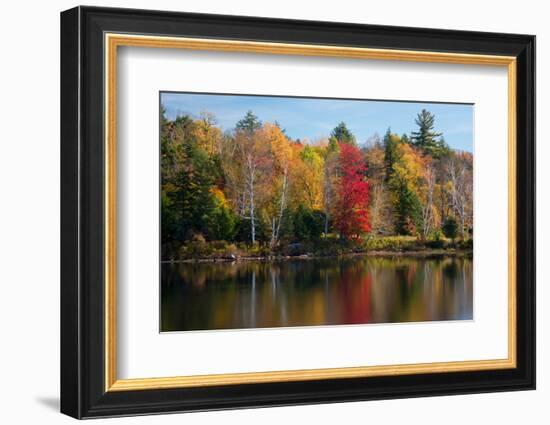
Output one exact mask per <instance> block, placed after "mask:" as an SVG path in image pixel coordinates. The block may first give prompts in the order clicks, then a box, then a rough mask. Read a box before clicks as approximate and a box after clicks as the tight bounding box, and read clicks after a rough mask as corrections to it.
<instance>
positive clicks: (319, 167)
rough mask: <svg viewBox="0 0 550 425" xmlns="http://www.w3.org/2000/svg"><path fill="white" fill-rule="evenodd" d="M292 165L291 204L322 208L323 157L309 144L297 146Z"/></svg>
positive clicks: (316, 208) (310, 208)
mask: <svg viewBox="0 0 550 425" xmlns="http://www.w3.org/2000/svg"><path fill="white" fill-rule="evenodd" d="M296 150H297V152H296V153H297V155H295V160H294V162H293V167H292V175H293V182H294V185H293V189H294V190H293V204H294V207H298V205H300V204H301V205H302V206H303V207H305V208H307V209H308V210H311V211H313V210H320V209H322V208H323V167H324V160H323V157H322V156H321V155H320V154H319V153H318V152H317V150H316V149H315V148H314V147H313V146H310V145H305V146H303V147H302V146H301V145H299V146H297V148H296Z"/></svg>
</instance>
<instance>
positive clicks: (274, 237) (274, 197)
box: [258, 123, 294, 247]
mask: <svg viewBox="0 0 550 425" xmlns="http://www.w3.org/2000/svg"><path fill="white" fill-rule="evenodd" d="M258 137H259V139H260V140H261V141H260V143H262V144H264V145H265V146H269V150H270V156H271V158H272V161H271V162H270V164H269V165H270V169H269V171H267V173H266V177H268V178H266V179H264V181H263V182H262V183H260V184H261V191H262V193H263V195H264V196H265V198H264V199H266V201H267V202H266V205H265V212H266V214H267V219H268V221H269V224H270V227H271V238H270V242H269V244H270V246H272V247H273V246H275V245H276V244H277V243H278V241H279V237H280V234H281V225H282V222H283V217H284V213H285V210H286V208H287V205H288V193H289V189H290V185H291V181H290V180H291V176H290V174H291V173H290V169H291V165H292V162H293V158H294V152H293V149H292V147H291V145H290V141H289V140H288V138H287V137H286V136H285V134H284V133H283V132H282V131H281V129H280V128H279V126H278V125H275V124H271V123H265V124H264V125H263V127H262V129H261V130H260V131H259V134H258Z"/></svg>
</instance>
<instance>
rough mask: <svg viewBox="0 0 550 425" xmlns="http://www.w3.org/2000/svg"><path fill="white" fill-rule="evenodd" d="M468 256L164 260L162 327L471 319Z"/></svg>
mask: <svg viewBox="0 0 550 425" xmlns="http://www.w3.org/2000/svg"><path fill="white" fill-rule="evenodd" d="M472 266H473V264H472V260H471V259H468V258H453V257H446V258H438V259H421V258H410V257H409V258H406V257H388V258H386V257H383V258H382V257H365V256H356V257H349V258H323V259H314V260H312V259H297V260H285V261H271V262H261V261H242V262H235V263H197V264H189V263H179V264H170V263H163V264H161V268H162V279H161V280H162V288H161V298H162V306H161V331H186V330H208V329H238V328H266V327H279V326H312V325H339V324H360V323H390V322H411V321H428V320H464V319H472V316H473V308H472V305H473V284H472V275H473V267H472Z"/></svg>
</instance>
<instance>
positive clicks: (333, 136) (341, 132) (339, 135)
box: [329, 121, 357, 151]
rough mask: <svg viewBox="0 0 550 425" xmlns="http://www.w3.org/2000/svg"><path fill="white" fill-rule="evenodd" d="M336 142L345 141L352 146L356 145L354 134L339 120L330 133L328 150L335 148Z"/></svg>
mask: <svg viewBox="0 0 550 425" xmlns="http://www.w3.org/2000/svg"><path fill="white" fill-rule="evenodd" d="M338 143H345V144H347V145H353V146H356V145H357V143H356V141H355V136H354V135H353V134H352V132H351V131H350V130H349V129H348V127H347V126H346V123H345V122H343V121H341V122H340V124H338V125H337V126H336V127H334V129H333V130H332V132H331V133H330V137H329V150H331V151H335V150H337V148H336V147H337V146H338Z"/></svg>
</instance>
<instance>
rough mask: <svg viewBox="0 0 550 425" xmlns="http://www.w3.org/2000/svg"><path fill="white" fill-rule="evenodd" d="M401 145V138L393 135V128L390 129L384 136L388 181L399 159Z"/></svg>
mask: <svg viewBox="0 0 550 425" xmlns="http://www.w3.org/2000/svg"><path fill="white" fill-rule="evenodd" d="M400 143H401V140H400V139H399V136H397V135H396V134H392V132H391V128H389V127H388V129H387V130H386V134H384V139H383V144H384V161H385V162H386V180H389V179H390V178H391V176H392V172H393V164H395V162H396V161H397V160H398V159H399V154H398V151H397V147H398V145H399V144H400Z"/></svg>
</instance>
